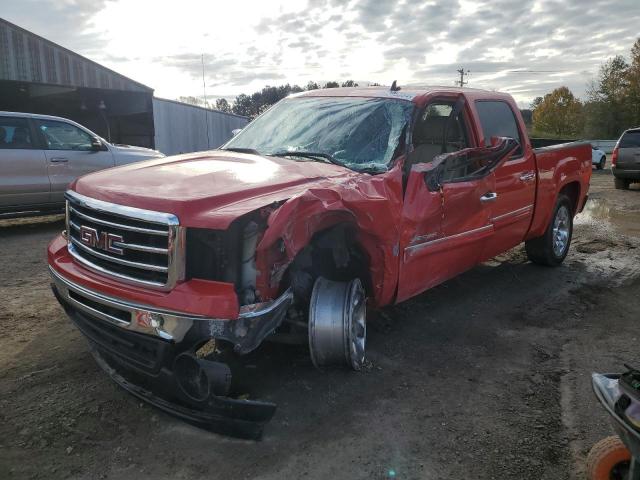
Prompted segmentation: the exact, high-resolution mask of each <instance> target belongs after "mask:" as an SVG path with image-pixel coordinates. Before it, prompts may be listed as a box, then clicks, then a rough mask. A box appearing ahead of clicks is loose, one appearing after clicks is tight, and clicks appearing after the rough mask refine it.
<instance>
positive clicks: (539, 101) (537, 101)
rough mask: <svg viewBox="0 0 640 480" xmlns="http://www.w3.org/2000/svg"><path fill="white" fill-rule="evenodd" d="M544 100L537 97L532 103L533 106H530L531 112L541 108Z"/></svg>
mask: <svg viewBox="0 0 640 480" xmlns="http://www.w3.org/2000/svg"><path fill="white" fill-rule="evenodd" d="M542 100H543V98H542V97H536V98H534V99H533V102H531V105H529V107H530V108H531V110H535V109H536V108H538V106H540V104H541V103H542Z"/></svg>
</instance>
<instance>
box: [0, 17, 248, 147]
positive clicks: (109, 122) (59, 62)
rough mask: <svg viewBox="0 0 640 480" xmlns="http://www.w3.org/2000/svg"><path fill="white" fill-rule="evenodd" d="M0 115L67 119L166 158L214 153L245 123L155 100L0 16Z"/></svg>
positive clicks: (138, 86)
mask: <svg viewBox="0 0 640 480" xmlns="http://www.w3.org/2000/svg"><path fill="white" fill-rule="evenodd" d="M155 108H157V109H158V111H157V112H155V111H154V110H155ZM1 110H5V111H14V112H28V113H41V114H46V115H57V116H60V117H66V118H70V119H72V120H75V121H76V122H78V123H80V124H82V125H84V126H86V127H87V128H89V129H90V130H93V131H94V132H96V133H97V134H99V135H100V136H102V137H104V138H106V139H107V140H109V141H110V142H113V143H124V144H129V145H138V146H141V147H151V148H157V149H158V150H160V151H162V152H163V153H165V154H167V155H171V154H174V153H179V152H192V151H198V150H206V149H209V148H215V147H217V146H219V145H220V144H222V143H223V142H224V141H225V140H226V139H228V138H230V137H231V130H233V129H234V128H241V127H242V126H244V125H245V124H246V123H247V119H246V118H244V117H238V116H236V115H230V114H225V113H222V112H217V111H212V110H209V111H208V112H209V113H208V114H207V115H205V112H207V110H205V109H202V108H200V107H195V106H192V105H186V104H182V103H179V102H173V101H170V100H162V99H154V98H153V89H152V88H150V87H147V86H145V85H142V84H141V83H138V82H136V81H134V80H131V79H130V78H127V77H125V76H123V75H120V74H119V73H117V72H114V71H113V70H110V69H108V68H106V67H104V66H102V65H99V64H98V63H96V62H93V61H91V60H89V59H88V58H85V57H83V56H81V55H78V54H77V53H74V52H72V51H70V50H68V49H66V48H64V47H61V46H60V45H57V44H55V43H53V42H51V41H49V40H47V39H45V38H42V37H40V36H38V35H36V34H34V33H32V32H29V31H27V30H25V29H23V28H21V27H19V26H17V25H14V24H12V23H10V22H8V21H6V20H4V19H2V18H0V111H1ZM174 116H175V117H176V118H174ZM156 122H157V125H156ZM207 125H208V136H207Z"/></svg>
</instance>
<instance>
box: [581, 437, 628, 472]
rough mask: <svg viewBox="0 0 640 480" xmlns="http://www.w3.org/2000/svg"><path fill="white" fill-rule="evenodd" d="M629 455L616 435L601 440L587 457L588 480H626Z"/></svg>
mask: <svg viewBox="0 0 640 480" xmlns="http://www.w3.org/2000/svg"><path fill="white" fill-rule="evenodd" d="M630 460H631V453H630V452H629V450H628V449H627V447H625V445H624V443H622V440H620V437H618V436H617V435H615V436H611V437H607V438H603V439H602V440H600V441H599V442H598V443H596V444H595V445H594V446H593V448H591V451H590V452H589V455H587V478H588V479H589V480H611V479H613V480H617V479H619V480H624V479H625V478H627V472H628V470H629V462H630Z"/></svg>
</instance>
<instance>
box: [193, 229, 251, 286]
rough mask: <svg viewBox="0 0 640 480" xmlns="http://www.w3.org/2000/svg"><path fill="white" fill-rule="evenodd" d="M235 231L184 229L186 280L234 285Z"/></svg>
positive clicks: (238, 252)
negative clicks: (185, 230) (194, 279)
mask: <svg viewBox="0 0 640 480" xmlns="http://www.w3.org/2000/svg"><path fill="white" fill-rule="evenodd" d="M236 230H237V228H234V226H232V227H231V228H229V229H228V230H210V229H206V228H187V234H186V245H187V267H186V277H187V278H188V279H190V278H199V279H202V280H213V281H217V282H227V283H233V284H236V282H237V279H238V266H239V263H240V248H239V245H238V237H237V235H238V234H237V232H236Z"/></svg>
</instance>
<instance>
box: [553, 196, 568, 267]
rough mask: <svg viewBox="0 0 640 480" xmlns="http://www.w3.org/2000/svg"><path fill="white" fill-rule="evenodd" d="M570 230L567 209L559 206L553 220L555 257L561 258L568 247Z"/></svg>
mask: <svg viewBox="0 0 640 480" xmlns="http://www.w3.org/2000/svg"><path fill="white" fill-rule="evenodd" d="M570 229H571V216H570V215H569V209H568V208H567V207H566V206H565V205H561V206H560V208H558V211H557V213H556V218H555V219H554V220H553V232H552V241H553V253H554V255H555V256H556V257H558V258H559V257H562V256H563V255H564V253H565V251H566V250H567V247H568V246H569V232H570Z"/></svg>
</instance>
